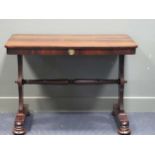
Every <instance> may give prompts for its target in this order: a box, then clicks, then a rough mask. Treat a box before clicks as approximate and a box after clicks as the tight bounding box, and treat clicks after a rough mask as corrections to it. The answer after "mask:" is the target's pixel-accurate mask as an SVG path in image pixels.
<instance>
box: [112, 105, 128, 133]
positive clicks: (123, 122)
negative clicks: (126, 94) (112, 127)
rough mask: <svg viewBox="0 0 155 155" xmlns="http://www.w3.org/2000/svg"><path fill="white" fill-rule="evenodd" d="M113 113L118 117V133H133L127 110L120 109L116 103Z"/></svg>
mask: <svg viewBox="0 0 155 155" xmlns="http://www.w3.org/2000/svg"><path fill="white" fill-rule="evenodd" d="M112 115H113V116H114V117H115V118H116V121H117V122H118V133H119V134H121V135H129V134H131V130H130V129H129V120H128V117H127V114H126V113H125V112H120V111H119V108H118V104H114V106H113V112H112Z"/></svg>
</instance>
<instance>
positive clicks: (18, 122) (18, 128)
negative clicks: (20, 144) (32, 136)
mask: <svg viewBox="0 0 155 155" xmlns="http://www.w3.org/2000/svg"><path fill="white" fill-rule="evenodd" d="M25 118H26V115H25V114H24V113H17V115H16V119H15V124H14V129H13V134H15V135H23V134H25V133H26V130H25V128H24V122H25Z"/></svg>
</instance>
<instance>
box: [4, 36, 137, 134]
mask: <svg viewBox="0 0 155 155" xmlns="http://www.w3.org/2000/svg"><path fill="white" fill-rule="evenodd" d="M5 47H6V48H7V54H15V55H17V58H18V79H17V81H16V83H17V84H18V90H19V110H18V113H17V115H16V119H15V124H14V130H13V133H14V134H18V135H20V134H25V133H26V129H25V128H24V123H25V120H26V116H27V115H28V114H29V113H28V111H27V110H26V108H25V104H24V101H23V85H24V84H44V85H46V84H51V85H68V84H85V85H86V84H89V85H90V84H118V88H119V93H118V96H119V99H118V103H117V104H114V107H113V112H112V114H113V115H114V116H115V118H116V120H117V122H118V133H119V134H122V135H127V134H130V133H131V130H130V129H129V120H128V117H127V114H126V113H125V111H124V103H123V98H124V84H125V83H126V82H127V81H126V80H125V79H124V59H125V55H127V54H135V51H136V47H137V45H136V43H135V42H134V41H133V40H132V39H131V38H130V37H129V36H128V35H13V36H12V37H11V38H10V39H9V40H8V42H7V43H6V45H5ZM23 55H62V56H78V55H85V56H91V55H99V56H101V55H118V56H119V77H118V79H37V80H35V79H24V78H23Z"/></svg>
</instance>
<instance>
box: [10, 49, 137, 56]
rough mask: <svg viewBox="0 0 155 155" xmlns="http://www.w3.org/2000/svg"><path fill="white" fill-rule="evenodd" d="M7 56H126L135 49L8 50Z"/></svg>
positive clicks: (133, 52)
mask: <svg viewBox="0 0 155 155" xmlns="http://www.w3.org/2000/svg"><path fill="white" fill-rule="evenodd" d="M7 54H19V55H66V56H67V55H68V56H77V55H126V54H135V48H107V49H92V48H88V49H87V48H85V49H74V48H67V49H38V48H37V49H36V48H34V49H22V48H20V49H7Z"/></svg>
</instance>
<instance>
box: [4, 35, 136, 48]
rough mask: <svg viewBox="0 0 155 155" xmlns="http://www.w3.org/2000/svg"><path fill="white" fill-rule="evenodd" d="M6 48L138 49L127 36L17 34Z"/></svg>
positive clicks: (8, 42)
mask: <svg viewBox="0 0 155 155" xmlns="http://www.w3.org/2000/svg"><path fill="white" fill-rule="evenodd" d="M5 47H6V48H45V47H46V48H67V47H72V48H88V47H89V48H115V47H120V48H121V47H123V48H136V47H137V44H136V43H135V42H134V41H133V40H132V39H131V38H130V37H129V36H128V35H125V34H119V35H116V34H114V35H113V34H105V35H43V34H42V35H41V34H40V35H39V34H15V35H12V36H11V37H10V39H9V40H8V41H7V43H6V44H5Z"/></svg>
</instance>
